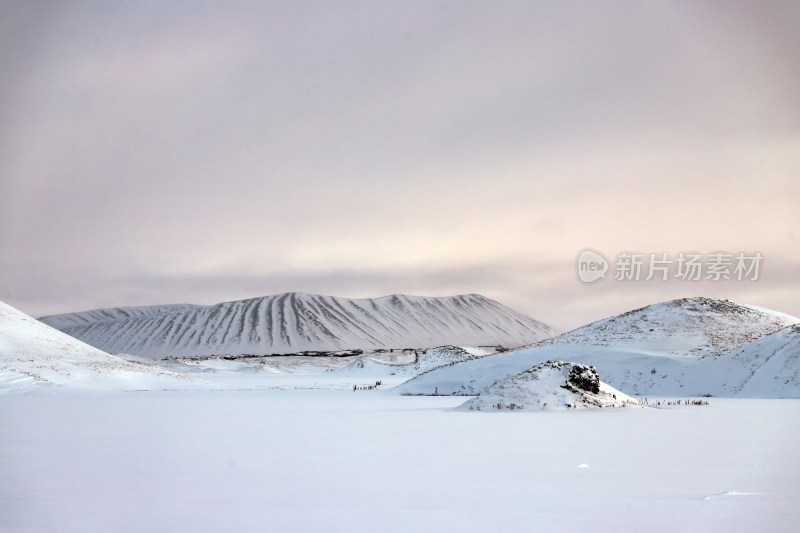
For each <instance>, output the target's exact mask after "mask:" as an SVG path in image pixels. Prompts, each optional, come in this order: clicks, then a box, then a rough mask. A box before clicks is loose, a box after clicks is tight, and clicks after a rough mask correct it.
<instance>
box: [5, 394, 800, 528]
mask: <svg viewBox="0 0 800 533" xmlns="http://www.w3.org/2000/svg"><path fill="white" fill-rule="evenodd" d="M0 400H1V401H0V480H2V482H0V531H3V532H6V533H12V532H22V531H25V532H27V533H31V532H48V533H50V532H81V533H90V532H108V531H114V532H120V533H122V532H135V533H140V532H142V531H147V532H172V531H192V532H205V531H242V532H245V531H326V532H339V531H341V532H349V533H352V532H361V531H369V532H375V531H381V532H383V531H387V532H394V531H398V532H399V531H403V532H405V531H437V532H450V531H453V532H456V531H457V532H462V533H464V532H478V531H480V532H485V531H498V530H502V531H508V532H516V531H524V532H529V531H567V532H572V531H574V532H582V533H585V532H586V531H637V532H640V531H647V532H669V533H674V532H675V531H720V532H723V531H724V532H726V533H737V532H754V531H770V532H771V533H781V532H794V531H796V530H797V524H798V523H800V492H798V491H799V490H800V489H798V485H797V480H798V478H797V475H798V472H800V447H798V446H797V443H798V438H799V437H800V428H799V427H798V420H800V401H798V400H740V399H716V398H714V399H711V405H708V406H702V407H696V406H690V407H674V408H667V409H653V408H651V409H647V408H628V409H598V410H591V411H590V410H578V411H557V412H539V413H513V412H502V413H495V414H485V413H474V412H473V413H461V412H452V411H451V409H452V408H453V407H455V406H457V405H458V404H459V403H460V402H462V401H464V398H454V397H408V396H397V395H394V394H390V393H386V392H381V391H366V392H363V393H358V392H352V391H258V392H217V393H214V392H208V391H203V392H141V393H96V394H91V393H81V394H70V393H65V392H61V393H59V394H49V393H45V392H40V393H36V394H25V395H21V394H15V395H5V396H3V397H2V398H1V399H0ZM581 466H583V467H581Z"/></svg>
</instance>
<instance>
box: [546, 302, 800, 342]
mask: <svg viewBox="0 0 800 533" xmlns="http://www.w3.org/2000/svg"><path fill="white" fill-rule="evenodd" d="M799 322H800V319H798V318H796V317H793V316H790V315H786V314H784V313H779V312H777V311H771V310H769V309H763V308H760V307H755V306H751V305H745V304H739V303H735V302H731V301H729V300H716V299H712V298H704V297H697V298H682V299H679V300H671V301H668V302H661V303H657V304H653V305H649V306H647V307H643V308H641V309H635V310H633V311H628V312H627V313H623V314H621V315H617V316H613V317H610V318H605V319H603V320H598V321H597V322H593V323H591V324H588V325H586V326H583V327H580V328H578V329H575V330H573V331H569V332H567V333H564V334H563V335H559V336H558V337H554V338H553V339H551V340H550V341H547V342H546V343H545V344H547V343H552V344H591V345H595V346H608V347H613V348H615V349H620V350H630V351H638V352H643V353H660V354H672V355H689V356H713V355H720V354H722V353H726V352H729V351H730V350H733V349H735V348H738V347H740V346H743V345H745V344H747V343H748V342H751V341H753V340H755V339H757V338H759V337H761V336H762V335H767V334H770V333H773V332H775V331H777V330H779V329H781V328H784V327H786V326H790V325H792V324H797V323H799Z"/></svg>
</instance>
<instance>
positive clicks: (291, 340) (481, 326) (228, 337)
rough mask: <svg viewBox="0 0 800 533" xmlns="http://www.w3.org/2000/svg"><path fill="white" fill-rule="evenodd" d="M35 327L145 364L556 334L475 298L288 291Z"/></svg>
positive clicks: (57, 319) (527, 340) (67, 317)
mask: <svg viewBox="0 0 800 533" xmlns="http://www.w3.org/2000/svg"><path fill="white" fill-rule="evenodd" d="M40 320H41V321H42V322H44V323H46V324H48V325H50V326H52V327H54V328H56V329H58V330H60V331H63V332H65V333H68V334H69V335H72V336H74V337H75V338H78V339H80V340H82V341H84V342H86V343H87V344H90V345H92V346H95V347H97V348H99V349H101V350H104V351H106V352H109V353H127V354H135V355H141V356H144V357H149V358H162V357H185V356H201V355H242V354H251V355H270V354H289V353H298V352H303V351H342V350H355V349H360V350H364V351H372V350H376V349H392V348H432V347H435V346H440V345H444V344H456V345H465V346H495V345H501V346H505V347H518V346H524V345H526V344H531V343H533V342H538V341H540V340H542V339H546V338H548V337H551V336H553V335H555V334H556V333H557V332H556V330H554V329H553V328H551V327H550V326H547V325H546V324H543V323H541V322H539V321H537V320H534V319H532V318H530V317H528V316H526V315H523V314H521V313H518V312H516V311H514V310H513V309H509V308H508V307H505V306H504V305H501V304H499V303H498V302H495V301H494V300H490V299H489V298H485V297H483V296H480V295H478V294H466V295H460V296H448V297H441V298H432V297H422V296H407V295H402V294H400V295H392V296H385V297H383V298H366V299H349V298H338V297H334V296H320V295H315V294H304V293H287V294H278V295H274V296H265V297H263V298H253V299H250V300H240V301H234V302H225V303H221V304H216V305H209V306H201V305H161V306H150V307H120V308H111V309H96V310H93V311H85V312H80V313H68V314H63V315H53V316H48V317H42V318H41V319H40Z"/></svg>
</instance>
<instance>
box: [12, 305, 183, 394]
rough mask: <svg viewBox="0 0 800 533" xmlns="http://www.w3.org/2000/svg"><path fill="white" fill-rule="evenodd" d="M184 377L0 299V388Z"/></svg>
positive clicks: (163, 381)
mask: <svg viewBox="0 0 800 533" xmlns="http://www.w3.org/2000/svg"><path fill="white" fill-rule="evenodd" d="M188 380H189V379H188V378H186V377H184V376H181V375H179V374H175V373H174V372H170V371H167V370H164V369H161V368H158V367H154V366H150V365H144V364H136V363H133V362H129V361H125V360H123V359H121V358H119V357H115V356H113V355H109V354H107V353H105V352H102V351H100V350H98V349H97V348H94V347H92V346H89V345H88V344H84V343H83V342H81V341H79V340H77V339H75V338H73V337H70V336H69V335H66V334H64V333H62V332H60V331H57V330H55V329H53V328H51V327H50V326H47V325H45V324H42V323H41V322H39V321H38V320H36V319H35V318H32V317H30V316H28V315H26V314H25V313H23V312H21V311H19V310H17V309H15V308H13V307H11V306H10V305H8V304H6V303H4V302H0V390H19V389H25V388H28V387H30V386H37V385H72V386H88V387H93V386H97V387H100V388H123V389H124V388H139V387H142V386H147V387H150V386H159V385H161V386H165V385H171V386H175V384H177V383H185V382H186V381H188ZM145 384H146V385H145Z"/></svg>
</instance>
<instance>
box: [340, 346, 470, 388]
mask: <svg viewBox="0 0 800 533" xmlns="http://www.w3.org/2000/svg"><path fill="white" fill-rule="evenodd" d="M481 356H482V355H473V354H472V353H470V351H467V350H466V349H464V348H461V347H459V346H437V347H436V348H429V349H427V350H425V351H423V352H422V353H417V354H416V356H414V357H413V359H412V360H411V361H408V362H390V361H386V360H385V359H384V358H378V357H376V356H374V355H365V356H363V357H359V358H358V360H356V361H353V362H352V363H350V364H348V365H347V366H345V367H343V368H340V369H339V370H337V371H336V372H337V373H338V374H339V375H344V374H352V375H354V376H373V377H375V378H378V379H380V378H388V377H390V376H394V377H395V378H396V379H392V380H390V382H391V383H394V384H399V383H402V382H403V381H406V380H409V379H411V378H413V377H414V376H418V375H419V374H423V373H425V372H430V371H431V370H434V369H436V368H441V367H444V366H449V365H454V364H456V363H461V362H463V361H470V360H472V359H478V358H479V357H481Z"/></svg>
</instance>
